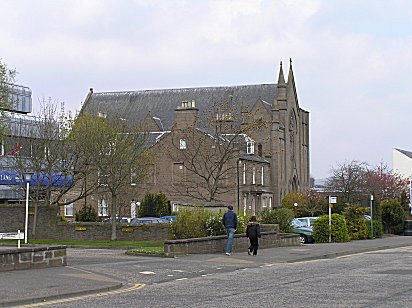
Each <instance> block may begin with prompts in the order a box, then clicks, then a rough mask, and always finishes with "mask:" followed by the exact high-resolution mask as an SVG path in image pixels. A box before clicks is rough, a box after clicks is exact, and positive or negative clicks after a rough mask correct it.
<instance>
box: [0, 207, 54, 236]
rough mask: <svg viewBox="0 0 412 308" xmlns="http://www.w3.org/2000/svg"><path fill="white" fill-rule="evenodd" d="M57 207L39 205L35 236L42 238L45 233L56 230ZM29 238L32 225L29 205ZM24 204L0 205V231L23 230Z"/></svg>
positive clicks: (31, 211) (31, 208) (31, 209)
mask: <svg viewBox="0 0 412 308" xmlns="http://www.w3.org/2000/svg"><path fill="white" fill-rule="evenodd" d="M58 213H59V208H58V207H57V206H39V208H38V220H37V221H38V222H37V225H36V238H44V237H45V236H46V235H47V234H50V233H56V232H57V229H56V227H57V225H56V223H57V221H58V219H59V217H58ZM28 217H29V229H28V235H29V239H30V238H32V237H31V231H32V226H33V217H34V207H29V216H28ZM24 221H25V206H24V205H0V232H17V230H20V231H21V232H24Z"/></svg>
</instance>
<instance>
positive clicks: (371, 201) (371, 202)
mask: <svg viewBox="0 0 412 308" xmlns="http://www.w3.org/2000/svg"><path fill="white" fill-rule="evenodd" d="M372 204H373V195H371V199H370V206H371V238H373V219H372Z"/></svg>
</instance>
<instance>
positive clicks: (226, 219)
mask: <svg viewBox="0 0 412 308" xmlns="http://www.w3.org/2000/svg"><path fill="white" fill-rule="evenodd" d="M227 208H228V211H227V212H226V213H225V214H224V215H223V217H222V223H223V225H224V226H225V228H226V231H227V244H226V255H227V256H230V253H231V252H232V244H233V237H234V236H235V232H236V228H237V215H236V213H235V212H234V211H233V206H231V205H228V207H227Z"/></svg>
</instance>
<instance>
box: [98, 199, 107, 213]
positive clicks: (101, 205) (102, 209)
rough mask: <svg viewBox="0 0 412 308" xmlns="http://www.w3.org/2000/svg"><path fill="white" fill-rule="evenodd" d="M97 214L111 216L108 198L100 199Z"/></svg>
mask: <svg viewBox="0 0 412 308" xmlns="http://www.w3.org/2000/svg"><path fill="white" fill-rule="evenodd" d="M97 214H98V215H99V216H100V217H107V216H109V203H108V202H107V200H106V199H99V200H98V202H97Z"/></svg>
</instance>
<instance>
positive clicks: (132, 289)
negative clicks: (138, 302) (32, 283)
mask: <svg viewBox="0 0 412 308" xmlns="http://www.w3.org/2000/svg"><path fill="white" fill-rule="evenodd" d="M145 286H146V285H145V284H141V283H138V284H134V285H133V286H131V287H130V288H126V289H121V290H116V291H108V292H101V293H96V294H87V295H81V296H75V297H69V298H62V299H57V300H50V301H46V302H42V303H35V304H30V305H24V306H19V307H27V308H29V307H30V308H31V307H42V306H49V305H55V304H62V303H69V302H74V301H78V300H83V299H89V298H96V297H102V296H108V295H116V294H122V293H127V292H133V291H136V290H139V289H142V288H144V287H145Z"/></svg>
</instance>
